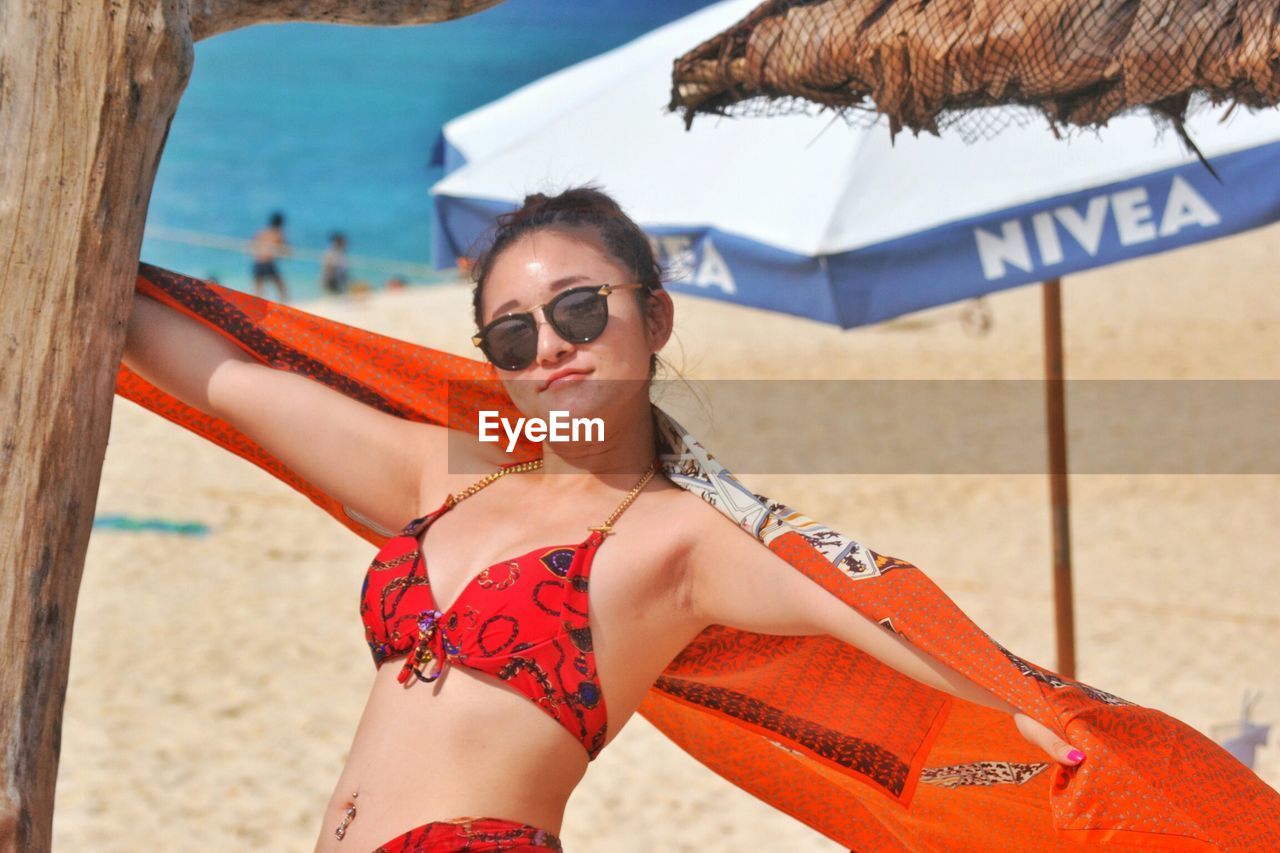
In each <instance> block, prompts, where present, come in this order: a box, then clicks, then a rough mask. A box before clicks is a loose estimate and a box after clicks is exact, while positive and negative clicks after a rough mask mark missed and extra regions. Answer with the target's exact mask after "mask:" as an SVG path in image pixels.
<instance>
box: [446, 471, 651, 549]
mask: <svg viewBox="0 0 1280 853" xmlns="http://www.w3.org/2000/svg"><path fill="white" fill-rule="evenodd" d="M660 466H661V462H660V460H659V459H658V458H657V457H654V459H653V461H652V462H650V463H649V469H648V470H647V471H645V472H644V476H643V477H641V478H640V481H639V482H638V483H636V484H635V485H634V486H632V487H631V491H630V492H628V493H627V496H626V497H625V498H623V499H622V502H621V503H620V504H618V506H617V508H616V509H615V510H614V511H613V512H612V513H611V514H610V515H609V517H608V518H606V519H605V520H604V524H600V525H597V526H594V527H588V528H587V529H588V530H590V531H592V533H593V534H596V533H598V534H599V538H600V539H604V537H606V536H608V535H609V534H610V533H612V532H613V523H614V522H615V521H617V520H618V517H619V516H621V515H622V513H624V512H626V510H627V507H629V506H631V502H632V501H634V500H635V499H636V496H638V495H639V494H640V491H641V490H642V489H643V488H644V487H645V485H647V484H648V482H649V480H650V479H652V478H653V475H654V474H656V473H658V469H659V467H660ZM541 467H542V459H533V460H531V461H529V462H513V463H510V464H507V465H503V466H501V467H500V468H498V470H497V471H493V472H491V473H489V474H486V475H485V476H484V477H483V478H481V479H479V480H477V481H476V482H474V483H472V484H471V485H470V486H467V488H465V489H463V490H462V491H461V492H458V493H457V494H456V495H455V494H453V493H452V492H450V493H449V496H448V497H447V498H445V499H444V505H443V506H442V507H441V508H440V509H441V510H442V511H443V510H447V509H450V508H452V507H454V506H456V505H457V504H458V503H459V502H461V501H463V500H466V499H467V498H469V497H471V496H472V495H474V494H475V493H476V492H478V491H480V490H481V489H483V488H484V487H485V486H487V485H489V484H490V483H492V482H493V481H494V480H497V479H498V478H499V477H501V476H503V475H504V474H512V473H518V472H521V471H533V470H535V469H537V468H541Z"/></svg>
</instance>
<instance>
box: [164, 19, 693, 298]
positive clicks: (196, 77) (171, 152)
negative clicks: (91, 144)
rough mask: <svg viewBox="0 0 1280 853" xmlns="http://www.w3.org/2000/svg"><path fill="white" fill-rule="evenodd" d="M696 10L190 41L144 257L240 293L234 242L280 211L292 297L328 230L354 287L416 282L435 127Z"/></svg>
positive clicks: (266, 32)
mask: <svg viewBox="0 0 1280 853" xmlns="http://www.w3.org/2000/svg"><path fill="white" fill-rule="evenodd" d="M705 5H707V0H644V2H635V0H592V1H591V2H583V0H506V2H505V3H501V4H499V5H498V6H495V7H493V8H491V9H488V10H486V11H484V12H480V13H478V14H476V15H473V16H470V17H467V18H462V19H459V20H456V21H449V22H446V23H442V24H430V25H422V26H397V27H358V26H339V25H332V24H311V23H294V24H260V25H257V26H253V27H248V28H245V29H242V30H237V31H233V32H230V33H224V34H222V35H219V36H215V37H213V38H211V39H208V40H206V41H203V42H198V43H197V44H196V48H195V68H194V71H193V72H192V76H191V80H190V82H189V83H188V85H187V90H186V92H185V93H184V94H183V96H182V101H181V103H180V104H179V107H178V111H177V114H176V115H175V117H174V120H173V124H172V126H171V128H170V131H169V138H168V141H167V142H166V145H165V151H164V154H163V156H162V157H161V161H160V166H159V170H158V173H157V175H156V182H155V187H154V191H153V193H152V197H151V205H150V208H149V210H148V213H147V230H146V233H145V235H144V238H143V244H142V259H143V260H144V261H146V262H148V263H153V264H157V265H159V266H163V267H168V268H170V269H174V270H177V271H179V272H183V273H186V274H188V275H194V276H197V277H201V278H206V277H210V276H213V277H215V278H216V279H217V280H218V281H220V282H221V283H223V284H225V285H228V286H230V287H235V288H238V289H242V290H249V289H250V274H249V268H250V260H249V258H248V256H247V255H245V254H244V253H243V251H242V250H241V249H240V248H239V247H240V246H241V245H242V244H243V242H244V241H247V240H248V239H249V238H250V237H251V236H252V235H253V233H254V232H255V231H256V230H257V229H258V228H260V227H262V226H263V225H265V224H266V221H267V217H268V216H269V215H270V213H271V212H272V211H276V210H279V211H281V212H282V213H284V215H285V217H286V221H285V235H286V238H287V239H288V240H289V242H290V243H291V244H292V245H293V246H294V247H295V249H297V250H298V252H297V254H298V257H295V258H291V259H285V260H283V261H280V262H278V265H279V267H280V270H281V273H282V275H283V277H284V278H285V281H286V283H287V285H288V288H289V299H290V300H291V301H292V300H294V299H300V298H308V297H312V296H317V295H320V294H321V292H322V290H321V287H320V282H319V276H320V266H319V263H318V261H317V260H316V258H318V255H319V253H320V252H322V251H323V250H324V249H325V248H326V247H327V245H328V238H329V234H330V233H331V232H333V231H342V232H344V233H345V234H346V235H347V240H348V246H347V252H348V254H349V255H351V256H353V258H354V257H359V258H368V259H371V260H370V261H369V262H367V263H363V262H356V261H353V262H352V263H351V264H350V268H351V276H352V280H358V279H364V280H366V281H368V282H369V283H370V284H371V285H372V286H373V287H374V288H375V289H380V288H381V286H382V284H383V283H384V282H385V281H386V279H387V278H389V277H390V276H392V275H401V276H402V277H404V278H406V279H408V280H409V281H410V282H413V283H417V282H424V281H430V280H431V279H432V278H433V277H438V275H437V274H433V273H431V272H430V270H429V264H430V261H431V247H430V235H431V215H432V213H431V199H430V196H429V195H428V190H429V189H430V187H431V185H432V184H433V183H435V181H437V180H439V178H440V169H439V168H438V167H432V166H431V165H430V160H431V152H432V148H433V146H434V145H435V142H436V139H437V137H438V135H439V132H440V128H441V127H442V126H443V125H444V123H445V122H447V121H449V120H450V119H452V118H454V117H456V116H458V115H461V114H462V113H465V112H467V111H469V110H472V109H474V108H476V107H479V106H482V105H484V104H486V103H488V102H489V101H492V100H494V99H495V98H498V97H500V96H502V95H504V94H506V93H508V92H511V91H513V90H515V89H518V88H519V87H520V86H522V85H524V84H526V83H529V82H532V81H534V80H536V79H538V78H539V77H542V76H544V75H546V74H549V73H551V72H553V71H556V70H557V69H560V68H563V67H565V66H567V65H571V64H573V63H575V62H578V61H580V60H582V59H586V58H588V57H590V56H594V55H596V54H598V53H602V52H604V51H606V50H609V49H611V48H614V47H617V46H619V45H622V44H624V43H626V42H627V41H630V40H631V39H633V38H636V37H637V36H639V35H641V34H643V33H645V32H647V31H648V30H651V29H653V28H654V27H657V26H660V25H661V24H663V23H666V22H668V21H671V20H675V19H676V18H679V17H681V16H683V15H686V14H688V13H690V12H692V11H694V10H696V9H697V8H699V7H702V6H705ZM692 46H693V45H690V47H692ZM674 58H675V57H674V56H673V57H672V59H674ZM266 295H267V296H268V298H273V299H274V298H277V296H276V291H275V290H274V288H269V289H268V290H267V294H266Z"/></svg>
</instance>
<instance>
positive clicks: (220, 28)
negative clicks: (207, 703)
mask: <svg viewBox="0 0 1280 853" xmlns="http://www.w3.org/2000/svg"><path fill="white" fill-rule="evenodd" d="M497 2H499V0H377V2H374V0H116V2H112V3H86V2H81V0H54V1H53V2H44V1H43V0H42V2H22V0H14V2H5V3H0V81H3V92H2V94H0V97H2V100H3V109H0V176H2V177H0V234H3V235H4V238H3V241H0V348H2V351H3V358H4V367H3V369H2V370H0V531H2V532H0V853H8V851H19V850H20V851H44V850H48V849H49V843H50V834H51V831H52V824H53V791H54V782H55V780H56V778H57V772H58V745H59V740H60V735H61V731H60V730H61V724H62V708H63V702H64V699H65V696H66V687H67V668H68V663H69V658H70V652H71V628H72V622H73V619H74V616H75V610H76V594H77V592H78V590H79V588H80V577H81V574H82V573H83V570H84V557H85V551H86V549H87V547H88V543H89V529H90V526H91V523H92V520H93V507H94V503H95V500H96V497H97V493H98V478H99V476H100V474H101V471H102V461H103V457H104V455H105V452H106V446H107V432H108V427H109V426H110V421H111V403H112V400H113V399H114V392H115V382H116V376H117V373H118V371H119V364H120V355H121V353H122V351H123V349H124V337H125V322H124V320H125V318H126V317H128V315H129V305H130V302H131V300H132V299H133V292H134V285H135V281H136V278H135V277H136V274H137V270H138V253H139V251H140V249H141V245H142V229H143V223H144V221H145V219H146V212H147V204H148V202H149V201H150V198H151V187H152V183H153V181H154V179H155V173H156V167H157V165H158V164H159V162H160V154H161V152H162V151H163V149H164V141H165V137H166V135H167V133H168V130H169V123H170V121H171V120H172V119H173V115H174V113H175V112H176V111H177V108H178V99H179V98H180V97H181V95H182V92H183V90H184V89H185V88H186V85H187V80H188V79H189V77H190V75H191V68H192V63H193V56H194V49H193V47H192V43H193V42H194V41H198V40H200V39H202V38H206V37H208V36H211V35H216V34H218V33H221V32H226V31H228V30H233V29H236V28H238V27H245V26H249V25H252V24H260V23H267V22H271V21H317V22H327V23H340V24H422V23H431V22H434V21H442V20H448V19H451V18H457V17H461V16H463V15H466V14H469V13H472V12H476V11H479V10H481V9H484V8H487V7H489V6H492V5H494V4H495V3H497Z"/></svg>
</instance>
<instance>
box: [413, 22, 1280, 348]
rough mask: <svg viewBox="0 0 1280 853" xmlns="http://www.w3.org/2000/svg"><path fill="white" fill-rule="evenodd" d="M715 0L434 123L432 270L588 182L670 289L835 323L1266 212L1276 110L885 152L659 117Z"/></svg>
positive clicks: (869, 139)
mask: <svg viewBox="0 0 1280 853" xmlns="http://www.w3.org/2000/svg"><path fill="white" fill-rule="evenodd" d="M756 2H757V0H727V2H722V3H718V4H716V5H714V6H710V7H708V8H706V9H703V10H701V11H700V12H697V13H695V14H693V15H690V16H688V17H685V18H683V19H681V20H679V21H676V22H674V23H672V24H669V25H667V26H665V27H662V28H660V29H658V30H655V31H653V32H651V33H649V34H647V35H646V36H644V37H642V38H640V39H637V40H636V41H633V42H631V43H629V44H627V45H625V46H623V47H621V48H618V49H616V50H613V51H611V52H609V53H606V54H603V55H601V56H599V57H596V58H594V59H591V60H588V61H586V62H582V63H580V64H578V65H575V66H573V67H570V68H568V69H565V70H563V71H561V72H558V73H556V74H553V75H551V76H549V77H546V78H544V79H542V80H539V81H537V82H535V83H533V84H531V85H529V86H526V87H524V88H522V89H520V90H518V91H516V92H514V93H512V94H511V95H509V96H507V97H504V98H502V99H501V100H498V101H495V102H494V103H492V104H489V105H488V106H485V107H482V108H480V109H478V110H475V111H473V112H471V113H468V114H466V115H464V116H462V117H460V118H458V119H456V120H454V121H452V122H450V123H449V124H448V125H446V126H445V128H444V133H443V138H442V140H441V143H440V145H439V146H438V149H437V154H438V156H439V157H440V158H441V160H442V161H443V163H444V165H445V167H446V175H445V177H444V178H443V180H441V181H440V182H439V183H437V184H436V185H435V187H433V189H432V193H433V194H434V197H435V211H436V223H435V231H436V233H435V258H436V264H437V266H438V267H439V268H445V267H449V266H452V265H453V264H454V263H455V261H456V258H458V257H459V256H465V255H468V254H469V253H470V251H471V250H472V249H473V248H474V247H475V246H476V244H477V241H478V240H479V239H480V238H482V237H483V235H484V233H485V230H486V229H488V228H489V227H490V226H491V225H492V223H493V219H494V217H495V216H496V215H497V214H498V213H500V212H502V211H505V210H510V209H512V208H514V207H515V206H517V205H518V204H519V202H520V200H521V199H522V198H523V196H524V194H525V193H527V192H535V191H558V190H560V189H562V188H563V187H565V186H567V185H570V184H577V183H583V182H588V181H592V182H597V183H599V184H601V185H602V186H603V187H604V188H605V189H606V190H607V191H608V192H610V193H611V194H613V195H614V197H615V198H617V199H618V201H619V202H620V203H621V204H622V205H623V208H624V209H625V210H626V211H627V212H628V213H629V214H631V216H632V217H633V218H634V219H636V220H637V221H638V222H639V223H640V224H641V225H643V226H644V227H645V228H646V229H647V230H648V231H649V233H650V234H652V235H653V236H654V238H655V242H656V244H657V245H658V247H659V249H660V250H661V254H662V255H663V258H664V260H665V261H666V262H667V264H668V266H669V267H673V268H674V269H675V270H676V272H677V275H678V278H677V280H676V281H675V282H673V283H672V284H671V285H670V287H671V289H672V290H673V291H677V292H685V293H695V294H699V295H703V296H708V297H713V298H718V299H724V300H728V301H732V302H737V303H741V304H744V305H752V306H755V307H759V308H768V309H772V310H776V311H783V312H786V313H789V314H797V315H801V316H805V317H811V318H813V319H817V320H821V321H824V322H829V323H835V324H839V325H840V326H843V327H846V328H847V327H852V326H859V325H863V324H866V323H874V322H877V321H880V320H885V319H888V318H890V317H894V316H897V315H900V314H904V313H906V312H909V311H915V310H919V309H922V308H927V307H930V306H934V305H941V304H944V303H949V302H953V301H956V300H961V299H967V298H971V297H975V296H978V295H981V294H984V293H989V292H992V291H996V290H1002V289H1005V288H1009V287H1016V286H1018V285H1023V284H1029V283H1034V282H1039V281H1044V280H1046V279H1053V278H1058V277H1061V276H1063V275H1066V274H1068V273H1072V272H1075V271H1078V270H1084V269H1088V268H1091V267H1097V266H1102V265H1104V264H1110V263H1114V262H1116V261H1122V260H1127V259H1130V258H1135V257H1139V256H1142V255H1147V254H1152V253H1155V252H1162V251H1165V250H1167V249H1172V248H1176V247H1179V246H1184V245H1187V244H1190V243H1196V242H1199V241H1202V240H1209V239H1213V238H1215V237H1222V236H1226V235H1228V234H1232V233H1235V232H1238V231H1242V230H1245V229H1248V228H1254V227H1258V226H1261V225H1265V224H1267V223H1269V222H1272V221H1274V220H1276V219H1280V110H1270V111H1265V112H1261V113H1247V112H1244V111H1239V112H1238V113H1237V114H1233V115H1231V116H1230V117H1229V118H1228V119H1227V120H1226V121H1225V122H1220V121H1219V119H1220V117H1221V115H1222V113H1223V112H1224V110H1223V109H1219V110H1217V111H1212V112H1206V113H1201V114H1200V115H1199V116H1198V117H1197V118H1194V119H1192V120H1190V121H1189V122H1188V130H1189V132H1190V134H1191V137H1192V139H1193V140H1194V141H1195V142H1196V144H1197V145H1198V146H1199V148H1200V149H1201V151H1202V152H1203V153H1204V154H1205V155H1206V157H1208V159H1209V160H1210V162H1211V163H1212V165H1213V167H1214V169H1215V170H1216V171H1217V172H1218V174H1219V175H1220V176H1221V181H1219V180H1217V179H1216V178H1215V177H1214V176H1213V175H1212V174H1210V172H1209V171H1208V170H1206V169H1205V168H1204V166H1203V165H1202V164H1201V163H1199V161H1198V160H1197V159H1196V158H1195V157H1194V155H1192V154H1190V153H1189V152H1188V151H1187V150H1186V149H1185V147H1184V146H1183V144H1182V143H1181V141H1180V140H1179V139H1178V138H1177V135H1176V134H1175V133H1173V132H1172V131H1167V132H1164V133H1163V134H1159V133H1157V130H1156V128H1155V126H1154V125H1153V124H1152V121H1151V120H1150V119H1149V118H1146V117H1138V116H1135V117H1129V118H1123V119H1116V120H1113V121H1112V122H1111V123H1110V125H1109V126H1108V127H1106V128H1104V129H1102V130H1101V131H1099V132H1098V133H1096V134H1093V133H1090V132H1082V133H1078V134H1075V135H1074V136H1072V137H1071V138H1070V139H1067V140H1061V139H1057V138H1055V137H1054V135H1053V133H1052V132H1051V131H1050V130H1049V129H1048V128H1047V127H1046V126H1045V123H1044V121H1043V120H1040V119H1037V120H1033V121H1032V122H1031V123H1030V124H1029V125H1028V126H1024V127H1017V126H1010V127H1008V128H1007V129H1005V130H1003V131H1002V132H1000V133H999V134H996V135H995V136H993V137H992V138H990V139H985V140H982V141H980V142H977V143H967V142H966V141H964V140H963V139H961V138H959V137H958V136H955V135H951V134H947V133H946V132H944V135H943V137H942V138H938V137H934V136H927V135H926V136H921V137H912V136H911V135H909V134H908V133H903V134H900V135H899V136H898V138H897V140H896V142H892V143H891V142H890V138H889V132H888V130H887V128H886V127H885V126H884V125H883V124H877V125H874V126H871V127H861V128H858V127H850V126H849V125H848V124H846V123H845V122H844V121H843V120H841V119H840V118H838V117H834V116H832V115H831V114H830V113H826V114H824V115H816V116H808V115H783V116H769V117H757V118H733V119H720V120H716V119H713V118H708V117H699V118H698V119H697V120H696V121H695V122H694V124H693V128H692V130H689V131H686V130H685V127H684V123H683V121H682V120H681V118H680V117H679V116H678V115H675V114H671V113H667V112H666V110H665V105H666V103H667V101H668V99H669V93H670V87H671V62H672V59H673V58H674V57H676V56H679V55H681V54H682V53H684V52H685V51H687V50H688V49H690V47H692V46H694V45H696V44H698V43H700V42H701V41H702V40H704V39H706V38H708V37H710V36H712V35H714V34H716V33H718V32H720V31H721V30H722V29H724V28H725V27H726V26H728V25H729V24H731V23H733V22H735V21H737V20H739V19H741V18H742V17H743V16H745V15H746V13H747V12H748V11H750V9H751V8H753V7H754V6H755V5H756Z"/></svg>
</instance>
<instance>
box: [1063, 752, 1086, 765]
mask: <svg viewBox="0 0 1280 853" xmlns="http://www.w3.org/2000/svg"><path fill="white" fill-rule="evenodd" d="M1067 761H1071V762H1074V763H1076V764H1079V763H1080V762H1081V761H1084V753H1083V752H1081V751H1080V750H1078V749H1073V750H1071V751H1070V752H1068V753H1067Z"/></svg>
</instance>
